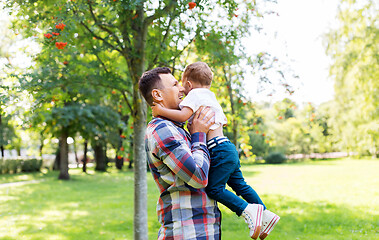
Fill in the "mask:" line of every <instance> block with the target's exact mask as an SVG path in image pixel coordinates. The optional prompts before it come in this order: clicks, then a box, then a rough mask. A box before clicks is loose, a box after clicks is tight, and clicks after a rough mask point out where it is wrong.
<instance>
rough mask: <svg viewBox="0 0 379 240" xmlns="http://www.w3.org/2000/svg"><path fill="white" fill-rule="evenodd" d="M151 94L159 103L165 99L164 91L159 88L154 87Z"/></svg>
mask: <svg viewBox="0 0 379 240" xmlns="http://www.w3.org/2000/svg"><path fill="white" fill-rule="evenodd" d="M151 96H152V97H153V101H154V102H157V103H159V102H162V101H163V97H162V92H161V91H160V90H159V89H153V90H152V91H151Z"/></svg>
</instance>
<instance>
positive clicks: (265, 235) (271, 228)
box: [259, 215, 280, 240]
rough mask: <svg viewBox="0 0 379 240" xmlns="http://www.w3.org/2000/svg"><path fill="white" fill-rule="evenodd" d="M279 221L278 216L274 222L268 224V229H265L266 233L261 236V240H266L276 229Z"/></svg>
mask: <svg viewBox="0 0 379 240" xmlns="http://www.w3.org/2000/svg"><path fill="white" fill-rule="evenodd" d="M279 219H280V217H279V216H278V215H276V216H275V217H274V218H273V219H272V220H271V222H270V223H269V224H268V226H267V228H266V229H265V231H264V232H263V233H261V235H260V236H259V238H260V239H261V240H263V239H265V238H266V237H267V236H268V234H269V233H270V232H271V231H272V230H273V229H274V227H275V225H276V224H277V223H278V222H279Z"/></svg>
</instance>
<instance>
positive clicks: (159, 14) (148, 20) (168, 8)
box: [143, 0, 178, 25]
mask: <svg viewBox="0 0 379 240" xmlns="http://www.w3.org/2000/svg"><path fill="white" fill-rule="evenodd" d="M177 4H178V2H177V0H171V1H170V3H169V4H168V5H166V6H165V7H164V8H163V9H159V10H157V11H155V13H154V14H153V15H151V16H150V17H147V18H145V20H144V23H143V24H144V25H149V24H150V23H152V22H153V21H154V20H155V19H158V18H160V17H162V16H164V15H165V14H166V13H167V12H170V11H171V10H172V9H173V8H174V6H175V5H177Z"/></svg>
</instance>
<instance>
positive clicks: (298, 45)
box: [246, 0, 339, 105]
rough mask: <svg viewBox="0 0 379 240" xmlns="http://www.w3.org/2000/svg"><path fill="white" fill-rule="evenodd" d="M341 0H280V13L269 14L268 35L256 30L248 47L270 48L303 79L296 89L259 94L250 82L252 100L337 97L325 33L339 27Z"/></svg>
mask: <svg viewBox="0 0 379 240" xmlns="http://www.w3.org/2000/svg"><path fill="white" fill-rule="evenodd" d="M338 2H339V1H338V0H278V3H277V5H276V6H275V8H276V9H275V10H276V12H277V13H278V15H276V14H272V15H269V16H266V17H265V18H264V20H263V24H264V25H263V28H264V29H265V31H266V32H267V35H266V36H262V34H260V35H256V34H253V35H252V36H251V37H250V38H249V39H248V40H247V42H246V51H247V52H249V53H257V52H262V51H266V52H269V53H271V54H272V55H274V56H278V58H279V59H280V60H282V61H283V60H285V61H286V62H285V63H286V64H287V65H289V67H290V68H291V70H292V71H293V73H294V74H296V75H298V76H299V79H297V80H296V82H294V83H293V87H294V89H295V93H294V94H293V95H292V96H290V95H288V94H284V90H281V91H277V92H276V93H275V94H273V95H272V96H268V95H267V93H266V94H257V93H256V86H255V85H254V84H252V83H250V84H252V85H250V86H249V85H248V86H247V89H251V90H250V94H249V95H250V96H251V98H252V100H253V101H254V100H257V101H271V102H273V101H278V100H281V99H283V98H285V97H288V98H290V99H292V100H294V101H295V102H297V103H299V104H301V103H304V102H312V103H314V104H316V105H319V104H320V103H323V102H326V101H328V100H331V99H333V95H334V89H333V85H334V83H333V79H331V78H330V77H329V65H330V63H331V59H330V58H329V57H327V56H326V54H325V44H323V41H324V40H323V35H324V34H325V33H327V32H328V30H329V29H330V27H334V28H335V27H336V26H337V22H336V15H337V7H338Z"/></svg>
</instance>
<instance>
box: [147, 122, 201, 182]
mask: <svg viewBox="0 0 379 240" xmlns="http://www.w3.org/2000/svg"><path fill="white" fill-rule="evenodd" d="M160 125H164V126H160V127H158V128H156V129H155V131H154V132H153V136H154V138H155V140H156V142H157V143H158V144H157V145H156V149H155V151H154V152H155V154H156V157H158V158H160V159H161V160H162V161H163V163H164V164H165V165H167V167H168V168H170V170H171V171H172V172H173V173H174V174H175V175H177V176H178V177H179V178H180V179H182V180H183V181H184V182H185V183H187V184H188V185H190V186H191V187H194V188H204V187H206V186H207V184H208V172H209V152H208V149H207V147H206V143H205V142H206V134H205V133H199V132H197V133H194V134H192V135H191V146H188V144H187V142H186V140H185V138H184V136H183V135H182V134H181V133H180V132H179V131H178V130H177V129H176V128H175V127H174V126H171V125H169V124H160Z"/></svg>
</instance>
